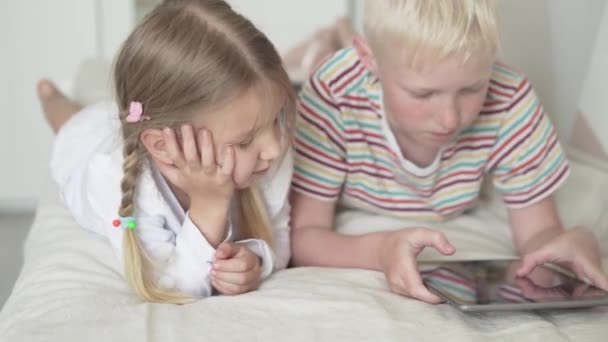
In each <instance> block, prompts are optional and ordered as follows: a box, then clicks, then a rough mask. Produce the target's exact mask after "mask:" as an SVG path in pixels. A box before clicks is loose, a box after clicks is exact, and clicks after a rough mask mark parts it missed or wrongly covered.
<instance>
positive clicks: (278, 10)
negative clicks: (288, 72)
mask: <svg viewBox="0 0 608 342" xmlns="http://www.w3.org/2000/svg"><path fill="white" fill-rule="evenodd" d="M228 2H229V3H230V4H231V5H232V6H233V8H234V9H236V10H237V11H239V12H241V13H243V14H244V15H245V16H247V17H248V18H249V19H250V20H251V21H252V22H253V23H254V24H255V25H256V26H258V28H260V29H261V30H262V31H263V32H264V33H265V34H266V35H267V36H268V38H270V40H271V41H272V42H273V43H274V44H275V46H276V47H277V50H279V52H281V53H283V52H285V51H286V50H287V49H289V48H290V47H292V46H294V45H296V44H297V43H298V42H299V41H300V40H303V39H305V38H307V37H309V36H310V35H311V34H312V33H313V32H314V31H315V30H317V29H318V28H319V27H322V26H324V25H327V24H330V23H332V22H333V20H334V19H336V18H337V17H339V16H343V15H346V14H347V13H348V1H347V0H306V1H297V0H228Z"/></svg>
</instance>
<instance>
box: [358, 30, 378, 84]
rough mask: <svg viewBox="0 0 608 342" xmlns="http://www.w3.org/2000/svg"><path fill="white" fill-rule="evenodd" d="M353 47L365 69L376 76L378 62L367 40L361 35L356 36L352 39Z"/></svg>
mask: <svg viewBox="0 0 608 342" xmlns="http://www.w3.org/2000/svg"><path fill="white" fill-rule="evenodd" d="M353 47H354V48H355V51H357V54H358V55H359V59H361V62H362V63H363V65H365V67H366V68H367V70H369V71H371V72H372V73H373V74H374V75H376V76H378V63H377V61H376V56H374V52H373V51H372V49H371V47H370V46H369V44H368V42H367V41H366V40H365V39H364V38H363V37H361V36H356V37H355V38H354V39H353Z"/></svg>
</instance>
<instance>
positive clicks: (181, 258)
mask: <svg viewBox="0 0 608 342" xmlns="http://www.w3.org/2000/svg"><path fill="white" fill-rule="evenodd" d="M122 146H123V145H122V139H121V137H120V123H119V121H118V116H117V110H116V107H115V106H114V105H113V104H107V103H104V104H99V105H95V106H89V107H87V108H85V109H83V110H82V111H81V112H79V113H78V114H77V115H76V116H74V117H73V118H71V119H70V120H69V121H68V122H67V123H66V124H65V125H64V126H63V127H62V128H61V130H60V131H59V133H58V135H57V138H56V140H55V146H54V149H53V156H52V160H51V171H52V173H53V176H54V178H55V180H56V181H57V183H58V184H59V186H60V190H61V193H62V197H63V200H64V203H65V205H66V206H67V208H68V209H69V210H70V212H71V213H72V215H73V216H74V218H75V220H76V221H77V222H78V223H79V224H80V225H81V226H83V227H85V228H87V229H89V230H92V231H94V232H97V233H99V234H102V235H104V236H105V237H107V238H108V240H109V241H110V243H111V245H112V247H113V248H114V250H115V251H116V253H117V255H118V256H119V257H120V260H122V255H123V250H122V241H123V230H122V229H121V228H116V227H114V226H113V225H112V222H113V221H114V220H115V219H118V208H119V204H120V201H121V198H122V195H121V191H120V181H121V179H122V176H123V172H122V161H123V157H122ZM292 165H293V162H292V154H291V153H289V154H288V155H287V156H286V157H285V159H284V160H283V162H282V164H281V165H280V166H279V167H278V168H277V170H276V171H274V172H271V173H269V174H268V175H267V176H265V177H264V178H263V179H262V180H261V181H260V182H259V183H258V187H259V189H260V191H261V193H262V196H263V198H264V201H265V203H266V206H267V209H268V213H269V217H270V220H271V224H272V228H273V233H274V238H275V251H274V252H273V250H272V249H271V248H270V246H269V245H268V244H267V243H266V242H265V241H263V240H257V239H248V240H242V241H237V242H236V243H239V244H243V245H245V246H247V247H248V248H249V249H250V250H251V251H252V252H254V253H255V254H257V255H258V256H259V257H260V258H261V259H262V279H264V278H266V277H268V276H269V275H270V274H271V273H272V271H273V270H276V269H282V268H285V267H286V265H287V263H288V261H289V257H290V250H289V209H290V208H289V203H288V198H287V196H288V192H289V186H290V183H291V175H292ZM135 205H136V206H135V208H136V209H135V215H134V216H135V218H136V220H137V221H136V222H137V223H136V224H137V226H136V229H135V231H134V232H135V234H136V236H137V238H138V240H139V242H140V244H141V246H142V247H143V248H144V249H145V250H146V252H147V253H148V255H149V256H150V257H152V258H153V260H154V261H155V263H156V264H155V268H154V272H153V274H154V277H155V279H156V281H157V282H158V284H159V285H160V286H161V287H163V288H166V289H174V290H177V291H180V292H182V293H184V294H187V295H190V296H195V297H206V296H209V295H211V292H212V287H211V284H210V277H209V273H210V268H211V263H212V261H213V260H214V255H215V249H214V248H213V246H211V245H210V244H209V242H208V241H207V240H206V239H205V237H204V236H203V234H201V232H200V231H199V229H198V228H197V227H196V226H195V225H194V223H193V222H192V221H191V220H190V218H189V216H188V215H187V213H186V212H184V210H183V209H182V207H181V206H180V204H179V203H178V201H177V199H176V197H175V196H174V194H173V193H172V191H171V190H170V189H169V186H168V184H167V183H166V182H165V180H164V178H163V177H162V176H161V174H160V172H159V171H158V170H156V168H155V167H153V166H152V164H151V163H149V162H146V163H144V167H143V170H142V171H141V175H140V177H139V179H138V185H137V190H136V196H135ZM229 216H230V220H229V221H230V222H231V223H230V225H229V227H228V233H227V237H226V240H230V241H232V239H233V237H234V236H237V234H236V232H238V216H239V215H238V206H237V205H234V204H233V205H232V206H231V210H230V214H229Z"/></svg>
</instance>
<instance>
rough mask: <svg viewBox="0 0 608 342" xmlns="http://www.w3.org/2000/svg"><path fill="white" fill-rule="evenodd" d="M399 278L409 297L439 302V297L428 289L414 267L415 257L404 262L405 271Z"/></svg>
mask: <svg viewBox="0 0 608 342" xmlns="http://www.w3.org/2000/svg"><path fill="white" fill-rule="evenodd" d="M401 278H402V280H403V283H404V284H405V286H406V288H407V292H408V295H409V296H410V297H412V298H416V299H419V300H421V301H423V302H427V303H430V304H439V303H441V298H439V297H438V296H437V295H435V294H433V293H432V292H431V291H429V289H427V288H426V286H425V285H424V283H423V282H422V278H421V277H420V272H418V268H417V267H416V260H415V259H411V260H409V261H407V262H406V268H405V273H404V274H401Z"/></svg>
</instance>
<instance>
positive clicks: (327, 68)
mask: <svg viewBox="0 0 608 342" xmlns="http://www.w3.org/2000/svg"><path fill="white" fill-rule="evenodd" d="M372 79H373V75H372V73H371V72H370V71H369V70H367V68H366V67H365V66H364V65H363V63H362V62H361V59H360V58H359V55H358V54H357V52H356V51H355V49H354V48H352V47H351V48H344V49H341V50H338V51H336V52H334V53H332V54H331V55H329V56H328V57H327V58H326V59H325V60H324V61H323V62H322V63H321V64H320V66H319V67H318V68H317V70H316V71H315V72H314V73H313V75H312V80H313V82H315V83H317V84H318V85H320V86H321V87H323V88H325V89H324V90H325V91H326V92H328V93H330V94H331V95H332V96H333V97H336V98H339V97H343V96H347V95H349V94H359V95H361V93H363V92H364V90H365V87H367V86H368V85H369V81H372Z"/></svg>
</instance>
